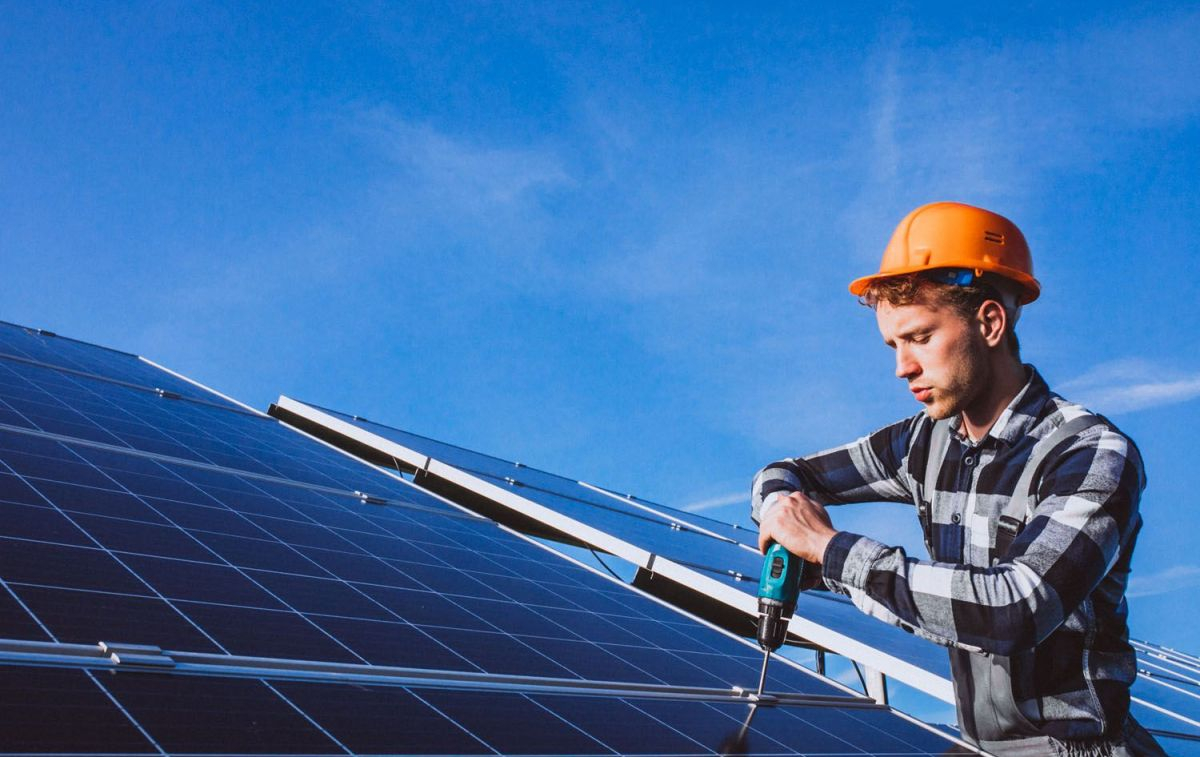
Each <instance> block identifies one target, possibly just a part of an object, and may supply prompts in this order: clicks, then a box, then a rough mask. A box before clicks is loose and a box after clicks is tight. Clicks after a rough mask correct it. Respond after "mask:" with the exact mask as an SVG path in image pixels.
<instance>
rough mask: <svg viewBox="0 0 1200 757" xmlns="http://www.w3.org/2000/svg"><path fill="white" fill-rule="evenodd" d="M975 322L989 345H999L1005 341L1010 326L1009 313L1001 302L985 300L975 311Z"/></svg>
mask: <svg viewBox="0 0 1200 757" xmlns="http://www.w3.org/2000/svg"><path fill="white" fill-rule="evenodd" d="M975 322H976V325H977V326H978V328H979V333H980V335H981V336H982V337H983V339H984V341H985V342H987V344H988V346H989V347H997V346H999V345H1000V344H1001V343H1002V342H1003V341H1004V334H1005V331H1006V329H1007V327H1008V313H1007V312H1005V310H1004V306H1003V305H1001V304H1000V303H999V302H996V301H995V300H984V302H983V304H982V305H980V306H979V310H978V311H976V313H975Z"/></svg>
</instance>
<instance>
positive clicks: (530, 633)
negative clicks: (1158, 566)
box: [0, 324, 967, 755]
mask: <svg viewBox="0 0 1200 757" xmlns="http://www.w3.org/2000/svg"><path fill="white" fill-rule="evenodd" d="M0 513H2V517H0V687H2V690H3V695H2V696H0V722H2V723H3V724H4V731H3V736H0V752H2V753H29V752H38V753H48V752H52V753H59V754H74V753H79V754H96V753H129V754H199V753H203V754H251V753H277V754H282V753H286V754H346V753H361V754H378V753H387V754H560V755H561V754H613V753H620V754H671V755H675V754H679V755H683V754H705V755H712V754H718V753H724V752H726V751H729V750H730V749H735V750H744V751H746V752H747V753H755V754H758V753H763V754H832V753H845V754H884V753H886V754H901V755H909V754H912V755H925V754H941V753H944V752H945V751H946V750H947V749H949V748H952V742H950V741H949V740H947V739H946V738H944V737H943V736H941V735H939V734H936V733H934V732H932V731H931V730H929V729H927V728H925V727H923V726H921V725H918V724H915V723H914V722H912V721H910V720H909V719H906V718H904V717H901V716H899V715H898V714H896V713H894V712H893V711H891V710H889V709H887V708H883V707H879V706H875V705H874V704H873V703H871V702H870V701H869V700H864V699H861V698H856V697H853V696H851V695H850V694H849V693H848V692H847V691H846V690H845V689H842V688H839V687H837V686H835V685H833V684H832V683H830V682H828V681H825V680H823V679H821V678H819V677H817V676H815V675H813V674H811V673H809V672H807V671H804V670H802V669H799V668H798V667H795V666H792V665H789V664H786V663H784V662H780V663H779V664H777V665H775V666H774V667H773V668H772V673H771V678H770V686H769V691H770V692H771V693H772V694H773V695H775V697H776V699H775V704H774V705H773V706H769V707H768V706H758V707H754V706H753V705H752V703H751V702H750V697H749V695H748V694H747V693H746V690H747V689H750V688H751V687H753V686H754V685H755V683H756V681H757V672H758V665H759V662H760V660H761V657H760V653H759V652H758V650H757V649H756V648H754V647H753V646H752V645H750V644H748V643H746V642H744V641H742V640H740V639H737V638H735V637H733V636H732V635H729V634H726V633H723V632H721V631H719V630H717V629H715V628H713V627H711V626H709V625H707V624H704V623H702V622H699V621H697V620H696V619H694V618H691V617H689V616H687V615H685V614H682V613H680V612H678V611H676V610H674V609H672V608H670V607H668V606H666V605H665V604H663V603H661V602H659V601H657V600H655V599H652V598H650V597H647V596H645V595H643V594H641V593H639V592H637V591H635V590H632V589H631V588H629V587H627V586H625V585H623V584H621V583H620V582H619V581H616V580H613V579H609V578H607V577H604V576H601V575H599V574H598V573H597V572H595V571H593V570H591V569H588V568H585V567H584V566H581V565H578V564H576V563H573V562H571V561H569V560H567V559H565V558H563V557H562V556H560V555H558V554H555V553H553V552H551V551H550V550H547V549H546V548H544V547H542V546H540V545H538V544H537V543H535V542H534V541H532V540H530V539H528V538H527V537H524V536H521V535H519V534H516V533H514V532H512V531H510V530H508V529H505V528H502V527H500V526H498V525H497V524H496V523H494V522H492V521H490V520H487V519H484V518H480V517H478V516H475V515H472V514H469V513H466V512H464V511H463V510H461V509H460V508H458V507H456V506H453V505H450V504H448V503H446V502H444V501H442V500H441V499H439V498H437V497H435V496H433V495H430V494H428V493H426V492H423V491H421V490H420V489H418V488H417V487H415V486H413V485H411V484H409V483H407V482H404V481H402V480H400V479H399V478H398V477H394V476H391V475H388V474H386V473H384V472H381V471H379V470H376V469H374V468H372V467H370V466H368V465H365V464H363V463H361V462H359V461H357V460H354V459H352V458H350V457H349V456H347V455H345V454H343V453H341V452H338V451H335V450H333V449H331V448H329V447H327V446H325V445H323V444H321V443H319V442H317V441H314V440H312V439H309V438H307V437H305V436H304V435H302V434H299V433H297V432H295V431H293V430H291V429H289V428H287V427H285V426H284V425H282V424H280V423H278V422H277V421H275V420H273V419H271V418H269V417H267V416H264V415H261V414H257V413H254V412H252V411H249V410H247V409H245V408H243V407H241V406H239V405H237V404H236V403H234V402H232V401H229V400H227V399H224V398H222V397H219V396H218V395H215V394H213V393H211V392H209V391H207V390H205V389H203V388H202V387H199V386H197V385H194V384H192V383H190V382H188V381H186V380H184V379H181V378H178V377H176V376H173V375H172V374H169V373H167V372H165V371H162V370H160V369H158V368H157V367H155V366H153V365H152V364H149V363H147V362H145V361H142V360H140V359H138V358H136V357H134V356H132V355H127V354H125V353H119V352H114V351H111V350H106V349H103V348H99V347H95V346H91V345H86V344H84V343H80V342H75V341H72V340H68V339H64V338H62V337H57V336H53V335H49V334H47V333H44V332H37V331H34V330H29V329H23V328H21V327H17V326H13V325H10V324H3V325H0ZM751 715H752V716H753V719H752V720H751V721H749V725H748V726H747V727H746V728H745V739H746V741H745V742H744V743H741V744H736V743H733V742H736V741H737V739H736V738H732V741H731V737H736V735H737V734H738V733H739V731H742V730H743V725H744V724H745V723H746V722H747V721H746V718H747V717H748V716H751ZM731 744H732V746H731ZM962 753H967V752H966V750H962Z"/></svg>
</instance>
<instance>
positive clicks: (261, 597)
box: [122, 555, 283, 610]
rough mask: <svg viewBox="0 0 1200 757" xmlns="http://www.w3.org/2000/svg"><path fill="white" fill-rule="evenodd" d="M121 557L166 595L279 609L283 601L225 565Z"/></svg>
mask: <svg viewBox="0 0 1200 757" xmlns="http://www.w3.org/2000/svg"><path fill="white" fill-rule="evenodd" d="M122 560H123V561H124V562H125V563H126V564H127V565H129V567H130V568H132V569H133V570H135V571H137V573H138V575H139V576H141V577H142V578H143V579H145V580H146V583H148V584H150V585H151V586H153V587H154V589H155V591H158V592H159V593H161V594H162V595H163V596H164V597H167V598H168V599H187V600H194V601H200V602H221V603H223V604H236V605H241V606H243V607H262V608H265V609H268V610H272V609H282V608H283V604H282V603H281V602H280V601H279V600H277V599H275V598H274V597H272V596H271V595H270V594H268V593H267V592H266V591H264V590H263V589H262V588H261V587H260V586H258V585H256V584H255V583H254V582H252V581H251V580H250V579H248V578H247V577H246V576H245V575H244V574H242V573H241V572H239V571H238V570H236V569H234V568H229V567H226V566H224V565H214V564H208V563H197V562H189V561H187V560H164V559H160V558H157V557H143V556H140V555H124V556H122Z"/></svg>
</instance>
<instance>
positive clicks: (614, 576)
mask: <svg viewBox="0 0 1200 757" xmlns="http://www.w3.org/2000/svg"><path fill="white" fill-rule="evenodd" d="M588 552H591V553H592V557H594V558H596V562H598V563H600V564H601V565H603V566H604V569H605V570H607V571H608V572H609V573H611V574H612V577H613V578H615V579H617V580H618V581H620V582H621V583H625V579H624V578H621V577H620V576H618V575H617V572H616V571H615V570H613V569H612V568H610V567H608V563H606V562H604V560H603V559H602V558H601V557H600V555H599V554H597V553H596V550H595V549H594V548H592V547H588ZM863 685H864V686H865V685H866V684H863Z"/></svg>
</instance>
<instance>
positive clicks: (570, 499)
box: [271, 397, 953, 702]
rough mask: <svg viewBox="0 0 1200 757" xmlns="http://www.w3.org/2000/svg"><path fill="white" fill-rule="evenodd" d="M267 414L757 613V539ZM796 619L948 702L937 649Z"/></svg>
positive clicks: (814, 602)
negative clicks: (537, 515) (507, 503)
mask: <svg viewBox="0 0 1200 757" xmlns="http://www.w3.org/2000/svg"><path fill="white" fill-rule="evenodd" d="M271 412H272V413H273V414H276V415H277V416H278V417H280V418H282V419H284V420H286V421H287V422H289V423H293V424H295V425H298V426H299V427H301V428H304V429H305V430H306V431H309V432H310V433H313V434H316V435H318V436H322V437H323V438H325V439H327V440H328V441H330V442H331V443H334V444H340V445H343V446H347V448H351V449H353V448H354V447H351V446H350V444H349V442H358V443H359V444H358V447H359V448H361V445H362V443H364V442H365V443H366V444H368V445H371V446H373V447H374V449H375V450H376V451H377V452H378V453H379V454H378V459H380V460H383V461H386V460H389V459H395V460H397V461H398V462H401V463H403V464H405V465H407V466H408V467H411V468H414V469H421V470H423V471H424V470H428V471H430V472H432V473H435V474H438V475H452V472H448V471H446V470H445V468H444V467H438V466H436V465H433V464H432V463H426V462H425V461H426V459H427V458H428V459H430V460H432V461H437V462H438V463H442V464H444V466H449V467H450V468H452V469H454V471H461V472H463V473H465V474H467V476H469V477H470V478H471V479H473V483H476V484H478V483H482V484H484V487H477V490H478V491H486V492H487V493H488V495H489V496H495V493H496V492H497V491H501V492H507V493H510V494H511V495H513V496H516V497H519V498H521V499H522V500H526V501H528V502H531V503H534V504H536V505H541V506H544V507H545V508H547V509H548V510H550V511H552V512H553V514H554V515H555V516H558V515H561V516H565V517H566V518H569V519H570V520H571V521H572V524H573V525H571V526H570V527H569V528H568V529H566V530H568V531H569V533H570V535H572V536H579V535H580V534H582V533H584V531H583V529H581V528H580V527H579V525H580V524H582V525H586V526H588V527H592V528H594V529H595V531H596V532H598V534H599V535H601V536H602V537H608V536H612V535H616V536H617V537H618V538H619V540H620V542H621V543H620V544H616V545H615V546H614V544H613V543H612V542H611V541H610V540H597V541H594V542H593V543H592V544H591V545H592V546H598V547H601V548H606V549H609V550H610V551H614V552H615V553H617V554H621V556H624V557H627V559H632V560H633V561H634V562H638V559H637V557H634V556H631V555H630V553H629V552H624V553H622V551H621V549H620V548H621V546H629V547H632V548H633V550H634V553H635V554H636V552H637V551H642V552H644V553H649V554H653V555H654V566H655V568H656V570H658V571H663V570H664V562H663V560H662V559H661V558H665V559H666V560H669V561H671V562H672V563H674V564H676V565H678V566H683V567H684V568H686V570H685V571H683V572H684V573H685V577H686V578H687V579H688V580H689V581H691V582H692V583H694V584H695V583H700V582H704V581H712V580H715V581H719V582H720V583H721V584H723V586H724V587H725V588H726V589H727V590H730V591H726V592H725V593H724V594H721V593H720V591H719V587H712V586H710V588H709V592H710V594H711V596H712V597H714V598H715V599H724V601H726V602H729V603H731V604H732V605H733V606H734V607H736V608H739V610H740V611H742V612H744V613H745V614H746V615H747V617H749V616H750V614H752V613H754V612H756V609H757V605H756V602H755V600H754V596H753V595H754V594H755V593H756V592H757V589H758V575H759V572H760V570H761V568H762V557H761V555H760V554H759V553H758V549H757V532H753V531H750V530H749V529H745V528H739V527H737V526H734V525H731V524H725V523H721V522H720V521H716V520H713V519H711V518H705V517H703V516H698V515H696V514H694V513H688V512H684V511H682V510H677V509H674V508H670V507H667V506H664V505H660V504H657V503H651V502H647V501H645V500H637V499H634V498H630V497H622V496H620V495H617V494H614V493H612V492H611V491H608V490H606V489H603V488H600V487H596V486H592V485H590V484H586V483H581V482H579V481H576V480H574V479H570V478H566V477H563V476H558V475H555V474H553V473H547V472H546V471H542V470H538V469H537V468H533V467H530V466H527V465H523V464H521V463H515V462H510V461H506V460H502V459H500V458H497V457H493V456H491V455H486V454H483V453H479V452H473V451H471V450H467V449H464V448H462V447H456V446H454V445H450V444H446V443H444V442H439V441H436V440H433V439H429V438H427V437H423V436H420V435H417V434H413V433H409V432H406V431H402V430H400V429H396V428H392V427H390V426H387V425H384V424H382V423H377V422H373V421H369V420H367V419H365V418H361V417H358V416H353V415H348V414H346V413H342V412H338V411H336V410H330V409H327V408H321V407H318V406H315V405H310V404H306V403H301V402H298V401H296V400H292V399H289V398H286V397H284V398H280V400H279V402H278V403H277V405H276V406H274V407H273V408H272V410H271ZM347 434H353V435H354V437H353V438H350V437H348V436H347ZM455 480H456V481H459V480H461V479H459V478H456V479H455ZM488 485H490V487H491V488H488ZM518 507H519V503H518ZM647 562H650V560H649V558H645V557H643V558H642V560H641V564H645V563H647ZM797 616H798V617H799V618H801V620H802V621H804V622H807V623H808V626H807V627H805V626H802V625H801V622H793V624H792V630H793V631H794V632H802V633H804V634H805V637H806V638H808V639H809V640H810V641H813V642H815V643H817V644H818V645H820V646H823V647H826V648H828V649H830V650H832V651H835V652H838V653H840V654H845V655H847V656H849V657H852V658H854V659H858V660H860V661H866V662H868V664H870V665H871V666H872V667H874V668H877V669H880V670H882V671H883V672H885V673H887V674H889V675H891V676H893V677H896V678H897V679H899V680H901V681H904V682H906V683H909V684H911V685H913V686H916V687H917V688H919V689H921V690H923V691H926V692H927V693H929V694H932V695H934V696H937V697H939V698H941V699H943V700H945V701H949V702H952V701H953V696H952V693H951V691H952V690H951V684H950V669H949V661H948V659H947V657H946V654H945V652H944V651H943V650H942V649H940V648H938V647H936V646H934V645H932V644H929V643H928V642H925V641H922V640H920V639H917V638H915V637H914V636H912V635H911V634H908V633H906V632H904V631H902V630H900V629H898V628H894V627H892V626H888V625H885V624H883V623H880V622H878V621H876V620H874V619H872V618H870V617H868V616H866V615H864V614H863V613H861V612H860V611H859V610H858V609H857V608H855V607H854V605H853V604H852V603H851V602H850V601H849V600H847V599H846V598H844V597H841V596H840V595H834V594H831V593H829V592H809V593H807V594H805V595H804V596H803V597H802V599H801V602H800V603H799V604H798V606H797Z"/></svg>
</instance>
